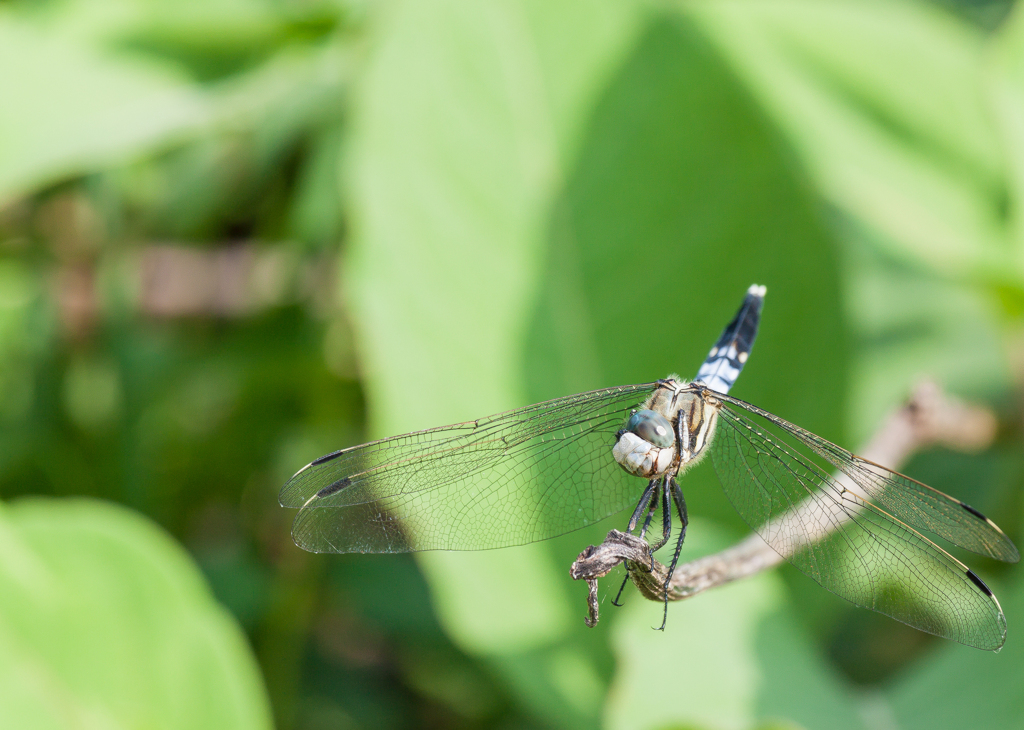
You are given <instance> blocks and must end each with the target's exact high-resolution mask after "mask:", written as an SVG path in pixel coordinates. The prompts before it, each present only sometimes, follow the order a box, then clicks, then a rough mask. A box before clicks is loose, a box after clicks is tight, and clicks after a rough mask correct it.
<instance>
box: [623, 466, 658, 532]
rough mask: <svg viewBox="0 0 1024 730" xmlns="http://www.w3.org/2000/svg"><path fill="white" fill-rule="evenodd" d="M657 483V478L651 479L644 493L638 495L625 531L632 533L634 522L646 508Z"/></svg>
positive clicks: (634, 527) (634, 526)
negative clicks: (638, 497)
mask: <svg viewBox="0 0 1024 730" xmlns="http://www.w3.org/2000/svg"><path fill="white" fill-rule="evenodd" d="M657 485H658V480H657V479H652V480H651V481H650V482H649V483H648V485H647V489H645V490H644V493H643V494H641V495H640V501H639V502H638V503H637V505H636V509H635V510H633V516H632V517H630V518H629V524H628V525H627V526H626V532H628V533H630V534H633V530H635V529H636V523H637V522H638V521H639V520H640V515H642V514H643V513H644V510H645V509H647V505H648V504H650V502H651V497H652V496H653V495H654V488H655V487H656V486H657Z"/></svg>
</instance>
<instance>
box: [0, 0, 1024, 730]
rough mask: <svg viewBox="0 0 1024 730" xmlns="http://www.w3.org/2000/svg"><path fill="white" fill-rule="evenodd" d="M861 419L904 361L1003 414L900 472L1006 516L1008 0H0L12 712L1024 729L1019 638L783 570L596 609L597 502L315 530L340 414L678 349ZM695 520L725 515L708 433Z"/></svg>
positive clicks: (694, 482)
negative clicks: (418, 526) (974, 437)
mask: <svg viewBox="0 0 1024 730" xmlns="http://www.w3.org/2000/svg"><path fill="white" fill-rule="evenodd" d="M754 282H756V283H760V284H766V285H767V286H768V298H767V302H766V306H765V311H764V319H763V325H762V329H761V335H760V339H759V340H758V344H757V348H756V349H755V350H754V355H753V357H752V359H751V361H750V363H749V365H748V367H747V368H746V370H745V372H744V373H743V377H742V378H741V379H740V381H739V383H738V384H737V386H736V388H735V391H734V392H735V394H736V395H738V396H739V397H741V398H744V399H747V400H750V401H753V402H755V403H757V404H759V405H761V406H762V407H764V408H767V409H769V410H771V411H773V412H775V413H778V414H779V415H781V416H783V417H785V418H787V419H789V420H791V421H794V422H796V423H798V424H800V425H802V426H804V427H806V428H808V429H810V430H812V431H814V432H816V433H819V434H821V435H823V436H825V437H826V438H830V439H832V440H835V441H838V442H839V443H841V444H844V445H847V446H851V447H856V446H857V445H858V444H861V443H863V442H864V441H865V440H866V439H867V437H868V436H870V434H871V433H872V432H873V430H874V429H875V428H876V427H877V426H878V425H879V423H880V422H881V421H882V419H883V418H884V416H885V414H886V412H888V411H889V410H891V409H893V408H894V407H896V406H898V405H899V404H900V403H901V402H902V400H903V399H904V398H905V397H906V395H907V394H908V393H909V391H910V388H911V387H912V386H913V384H914V383H915V382H916V381H917V380H918V379H919V378H921V377H923V376H931V377H934V378H936V379H938V380H939V381H940V382H941V383H943V384H944V385H945V387H947V388H948V389H949V390H950V391H951V392H953V393H955V394H958V395H960V396H963V397H965V398H968V399H970V400H973V401H975V402H978V403H982V404H987V405H988V406H990V407H991V408H992V409H993V410H994V411H995V412H996V413H997V415H998V416H999V418H1000V425H1001V427H1000V431H999V436H998V438H997V440H996V442H995V444H994V445H993V446H992V447H991V448H990V449H988V450H987V451H985V452H984V453H981V454H975V455H963V454H954V453H950V452H944V451H938V450H936V451H931V452H928V453H925V454H921V455H919V456H918V457H917V458H915V459H914V461H913V462H912V463H911V464H909V465H908V466H906V468H905V470H906V471H908V472H909V473H910V474H911V475H913V476H915V477H917V478H920V479H922V480H924V481H926V482H929V483H931V484H933V485H934V486H936V487H938V488H940V489H943V490H945V491H948V492H951V493H953V494H955V495H957V496H958V497H960V498H962V499H965V500H966V501H968V502H970V503H971V504H973V505H975V506H976V507H978V508H979V509H981V510H982V511H983V512H985V513H986V514H989V515H990V516H991V517H993V518H994V519H995V520H996V521H997V522H998V523H999V524H1000V525H1001V526H1002V527H1003V528H1004V529H1005V530H1006V531H1007V532H1008V533H1009V534H1010V536H1011V537H1012V538H1013V539H1015V540H1016V541H1017V543H1018V544H1020V543H1021V539H1022V537H1024V517H1022V509H1021V508H1022V503H1021V497H1020V494H1021V487H1022V485H1024V457H1022V452H1021V441H1022V429H1021V423H1022V400H1021V384H1022V382H1024V326H1022V325H1024V8H1018V7H1014V4H1013V3H1011V2H1005V1H989V0H973V1H969V0H943V1H942V2H939V1H938V0H936V1H935V2H930V3H929V2H924V1H923V0H922V1H920V2H867V1H860V0H846V1H844V2H821V1H820V0H791V1H781V0H778V1H777V0H764V1H762V2H750V1H743V0H737V1H735V2H692V3H688V2H630V1H629V0H614V1H612V0H610V1H608V2H593V3H586V4H584V3H571V2H561V1H559V2H553V1H551V0H545V1H541V0H520V1H519V2H500V3H477V2H471V1H469V0H466V1H464V2H460V1H457V0H452V1H434V0H410V1H409V2H397V1H396V2H368V1H367V2H359V1H358V0H349V1H344V0H334V1H332V0H203V1H202V2H199V1H197V0H179V2H175V3H161V2H156V1H155V0H91V1H89V2H86V1H85V0H44V1H40V0H25V1H23V2H21V1H18V0H4V1H2V2H0V496H2V500H3V502H2V504H0V725H2V726H3V727H5V728H83V729H84V728H103V729H106V728H111V729H116V728H143V727H145V728H236V727H237V728H246V729H247V730H256V729H259V728H267V727H271V726H276V727H278V728H282V730H288V729H292V728H294V729H296V730H298V729H303V730H305V729H309V730H315V729H319V728H324V729H326V728H342V729H347V728H378V727H395V728H404V727H409V728H411V727H430V728H519V727H524V728H592V727H597V726H604V727H610V728H797V727H804V728H879V729H885V730H891V729H893V728H907V729H912V728H977V727H999V728H1009V727H1022V726H1024V693H1022V692H1021V688H1022V687H1024V574H1022V570H1021V569H1020V568H1019V567H1017V566H1005V565H1000V564H996V563H994V562H991V561H986V560H985V559H982V558H979V557H977V556H971V557H969V558H968V557H965V559H966V560H968V561H969V563H970V565H971V566H972V567H974V568H975V570H977V572H978V573H979V574H981V575H982V576H983V577H984V579H985V580H986V581H987V582H988V583H989V584H990V585H991V586H992V587H993V588H994V590H995V592H996V594H997V596H998V597H999V598H1000V599H1001V601H1002V604H1003V607H1004V610H1005V611H1006V614H1007V619H1008V624H1009V634H1008V639H1007V644H1006V647H1005V648H1004V650H1003V651H1002V652H1001V653H999V654H991V653H984V652H980V651H977V650H974V649H969V648H966V647H962V646H958V645H953V644H951V643H949V642H943V641H941V640H936V639H933V638H932V637H929V636H926V635H924V634H922V633H919V632H917V631H914V630H913V629H909V628H907V627H905V626H903V625H901V624H898V623H896V622H894V621H891V620H890V619H887V618H885V617H883V616H880V615H876V614H873V613H871V612H868V611H864V610H858V609H854V608H853V607H851V606H850V605H848V604H846V603H845V602H843V601H841V600H840V599H838V598H835V597H834V596H832V595H831V594H829V593H827V592H826V591H824V590H822V589H820V588H819V587H818V586H817V585H815V584H814V583H813V582H811V581H810V580H808V579H806V578H805V577H803V576H802V575H801V574H799V573H797V572H795V571H793V570H791V569H788V568H783V569H780V570H776V571H772V572H769V573H766V574H762V575H760V576H758V577H756V578H754V579H751V580H748V581H745V582H742V583H738V584H734V585H731V586H728V587H726V588H723V589H719V590H716V591H712V592H710V593H707V594H704V595H702V596H700V597H699V598H696V599H695V600H692V601H687V602H684V603H682V604H678V605H673V606H671V607H670V608H669V616H668V628H667V630H666V631H665V632H664V633H663V634H662V633H659V632H654V631H651V630H650V627H651V626H652V625H657V623H658V622H659V620H660V611H661V607H660V606H659V605H656V604H650V603H647V602H645V601H643V600H641V599H640V598H639V597H638V596H637V595H636V594H635V592H630V591H628V590H627V593H626V596H625V598H626V606H625V608H622V609H613V608H612V607H611V606H610V605H609V601H608V595H607V593H608V592H609V591H613V590H614V589H615V588H616V587H617V580H616V579H615V577H614V576H612V577H611V578H610V579H608V580H607V581H606V585H604V586H603V590H604V594H603V604H602V609H603V610H602V621H601V623H600V624H599V625H598V627H597V628H595V629H587V628H585V627H584V624H583V616H584V613H585V596H586V586H584V585H577V584H574V583H573V582H572V581H571V580H570V579H569V576H568V567H569V564H570V562H571V561H572V560H573V559H574V558H575V556H576V554H577V553H578V552H579V551H580V550H581V549H583V548H584V547H585V546H586V545H588V544H591V543H595V542H598V541H600V540H601V538H602V536H603V535H604V533H605V532H606V531H607V530H608V529H610V528H611V527H622V522H623V520H624V519H625V518H624V517H621V518H617V519H613V520H610V521H608V522H606V523H604V524H602V525H598V526H595V527H594V528H593V529H588V530H585V531H582V532H578V533H574V534H571V535H568V536H564V537H562V538H558V539H556V540H551V541H548V542H545V543H540V544H535V545H529V546H525V547H521V548H513V549H508V550H501V551H489V552H483V553H444V554H442V553H429V554H422V555H418V556H415V557H414V556H409V555H399V556H363V555H346V556H322V555H321V556H314V555H310V554H306V553H303V552H302V551H300V550H298V549H297V548H295V547H294V546H293V544H292V543H291V540H290V536H289V527H290V520H291V518H292V517H293V514H292V513H290V512H289V511H286V510H283V509H281V508H280V507H278V506H277V501H276V495H277V491H278V489H279V488H280V486H281V485H282V484H283V483H284V482H285V481H286V480H287V479H288V477H289V476H290V475H291V474H292V473H293V472H294V471H295V470H296V469H297V468H299V467H301V466H302V465H303V464H305V463H307V462H308V461H310V460H311V459H313V458H315V457H317V456H319V455H321V454H324V453H326V452H328V451H331V450H334V449H337V448H342V447H345V446H349V445H353V444H357V443H360V442H361V441H363V440H366V439H370V438H375V437H380V436H385V435H389V434H392V433H398V432H403V431H408V430H413V429H418V428H425V427H430V426H435V425H440V424H444V423H450V422H454V421H461V420H468V419H472V418H475V417H478V416H482V415H486V414H489V413H494V412H498V411H501V410H506V409H508V408H512V407H516V406H520V405H525V404H528V403H532V402H536V401H538V400H542V399H546V398H550V397H555V396H558V395H564V394H567V393H572V392H577V391H580V390H585V389H590V388H597V387H604V386H610V385H618V384H623V383H633V382H644V381H650V380H653V379H656V378H658V377H662V376H665V375H667V374H668V373H670V372H679V373H680V374H682V375H683V376H688V375H692V374H693V373H694V372H695V371H696V368H697V366H698V365H699V364H700V362H701V360H702V359H703V357H704V355H705V354H706V352H707V350H708V348H709V347H710V345H711V344H712V342H713V341H714V338H715V337H716V336H717V334H718V333H719V331H720V330H721V328H722V326H723V325H724V324H725V323H726V322H727V321H728V319H729V317H730V316H731V315H732V314H733V312H734V311H735V308H736V306H737V305H738V303H739V301H740V299H741V297H742V295H743V292H744V290H745V289H746V287H747V286H748V285H749V284H751V283H754ZM683 488H684V490H685V491H686V495H687V501H688V504H689V506H690V513H691V516H692V522H691V529H690V532H689V538H688V542H687V547H686V549H685V551H684V554H683V559H684V560H686V559H691V558H692V557H694V556H696V555H699V554H702V553H705V552H708V551H711V550H714V549H718V548H721V547H724V546H725V545H728V544H730V543H731V542H733V541H735V540H737V539H739V538H740V537H742V536H743V535H744V534H746V529H745V527H744V526H743V524H742V523H741V522H740V520H739V518H738V517H737V516H736V514H735V513H734V512H733V511H732V509H731V507H730V506H729V504H728V502H727V501H726V499H725V497H724V496H723V494H722V492H721V489H720V488H719V487H718V485H717V483H716V481H715V479H714V476H713V474H712V471H711V467H710V465H709V464H707V463H706V464H705V465H702V466H701V467H700V468H698V469H697V470H695V471H694V472H693V473H691V474H688V475H687V478H686V480H685V482H684V484H683Z"/></svg>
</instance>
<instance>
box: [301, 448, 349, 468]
mask: <svg viewBox="0 0 1024 730" xmlns="http://www.w3.org/2000/svg"><path fill="white" fill-rule="evenodd" d="M342 451H344V449H339V450H338V451H334V452H332V453H330V454H327V455H326V456H321V457H320V458H319V459H313V461H311V462H309V465H310V466H316V465H317V464H326V463H327V462H328V461H331V460H332V459H337V458H338V457H339V456H340V455H341V452H342Z"/></svg>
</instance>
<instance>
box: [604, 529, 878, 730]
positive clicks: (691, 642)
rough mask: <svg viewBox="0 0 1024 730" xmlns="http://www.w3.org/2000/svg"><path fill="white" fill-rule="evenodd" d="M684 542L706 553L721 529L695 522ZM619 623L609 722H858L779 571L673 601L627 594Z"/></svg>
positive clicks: (846, 690)
mask: <svg viewBox="0 0 1024 730" xmlns="http://www.w3.org/2000/svg"><path fill="white" fill-rule="evenodd" d="M691 534H692V535H693V536H694V538H693V540H691V541H690V542H691V544H690V545H689V546H688V547H689V548H696V550H697V551H698V552H701V553H709V552H712V551H713V550H716V549H720V548H722V547H725V545H726V544H727V540H726V537H725V535H723V534H722V533H720V532H719V531H716V530H715V528H714V525H713V524H710V523H709V522H707V521H706V520H701V519H699V518H698V519H695V520H693V521H692V522H691ZM623 613H624V615H623V616H622V617H621V618H620V619H619V620H618V621H616V624H615V637H614V644H615V653H616V658H617V660H618V665H617V670H616V676H615V679H614V680H613V682H612V689H611V693H610V697H609V702H608V707H607V710H606V715H605V724H606V725H607V726H608V727H614V728H623V730H629V729H631V728H637V729H640V728H661V727H709V728H712V727H751V726H755V725H756V724H758V723H779V726H780V727H793V726H794V724H797V725H798V726H799V727H805V728H821V729H822V730H826V729H831V728H860V727H862V725H861V723H860V722H859V721H858V719H857V713H856V709H857V708H856V705H855V704H854V699H853V693H852V691H851V689H850V687H849V686H847V685H846V684H845V683H844V682H843V681H842V680H841V679H840V678H839V677H838V676H837V675H836V674H835V672H834V670H832V669H831V668H830V667H828V666H827V664H826V662H825V661H824V659H823V658H822V657H821V656H820V655H818V654H817V653H816V652H815V650H814V649H813V648H812V647H811V644H810V642H809V640H808V638H807V636H806V634H804V633H803V632H802V631H801V630H800V629H799V627H798V626H797V625H796V621H795V618H794V616H793V615H792V612H791V610H790V609H787V608H786V606H785V603H784V599H783V588H782V583H781V580H780V578H779V576H778V574H777V573H763V574H761V575H758V576H755V577H752V578H749V579H745V580H742V581H739V582H737V583H733V584H731V585H728V586H723V587H721V588H716V589H714V590H712V591H709V592H707V593H703V594H701V595H699V596H696V597H694V598H692V599H690V600H686V601H682V602H681V603H679V604H671V605H670V606H669V614H668V623H667V624H666V627H665V631H664V632H660V631H652V630H651V628H650V627H651V626H658V625H660V624H661V616H662V606H661V604H660V603H656V602H651V601H643V600H640V599H639V598H638V597H633V598H632V600H630V601H629V603H628V605H627V607H626V608H625V610H624V611H623Z"/></svg>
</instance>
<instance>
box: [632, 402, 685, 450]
mask: <svg viewBox="0 0 1024 730" xmlns="http://www.w3.org/2000/svg"><path fill="white" fill-rule="evenodd" d="M626 430H627V431H632V432H633V433H635V434H636V435H637V436H639V437H640V438H642V439H643V440H644V441H647V442H648V443H652V444H654V445H655V446H657V447H659V448H662V449H667V448H668V447H670V446H672V444H673V443H675V437H674V436H673V435H672V424H671V423H669V422H668V419H667V418H665V417H664V416H663V415H661V414H660V413H658V412H656V411H651V410H647V409H646V408H645V409H644V410H641V411H637V412H636V413H634V414H633V415H632V416H630V417H629V421H628V422H627V423H626Z"/></svg>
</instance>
